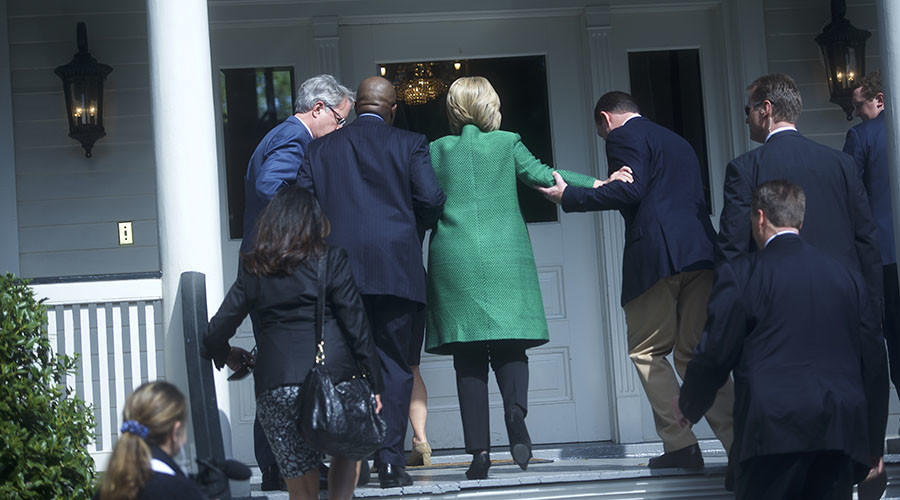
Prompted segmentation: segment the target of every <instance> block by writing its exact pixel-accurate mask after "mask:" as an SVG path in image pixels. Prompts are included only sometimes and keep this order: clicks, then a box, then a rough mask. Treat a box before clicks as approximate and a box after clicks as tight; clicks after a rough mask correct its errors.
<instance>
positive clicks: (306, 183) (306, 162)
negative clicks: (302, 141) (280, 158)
mask: <svg viewBox="0 0 900 500" xmlns="http://www.w3.org/2000/svg"><path fill="white" fill-rule="evenodd" d="M310 149H312V148H310ZM311 156H312V151H309V152H307V154H306V155H304V156H303V159H302V160H301V161H300V168H299V169H298V170H297V185H298V186H300V187H302V188H303V189H305V190H307V191H309V192H310V193H312V194H313V196H315V195H316V186H315V184H313V178H312V169H311V167H310V157H311Z"/></svg>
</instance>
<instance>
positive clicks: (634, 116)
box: [622, 113, 641, 125]
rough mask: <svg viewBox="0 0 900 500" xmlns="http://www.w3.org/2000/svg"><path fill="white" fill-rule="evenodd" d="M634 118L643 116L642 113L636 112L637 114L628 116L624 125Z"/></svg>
mask: <svg viewBox="0 0 900 500" xmlns="http://www.w3.org/2000/svg"><path fill="white" fill-rule="evenodd" d="M634 118H641V114H640V113H635V114H633V115H631V116H629V117H628V118H626V119H625V121H624V122H622V125H625V124H626V123H628V122H629V121H631V120H632V119H634Z"/></svg>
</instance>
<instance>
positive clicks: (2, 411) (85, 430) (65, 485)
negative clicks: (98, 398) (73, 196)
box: [0, 274, 94, 500]
mask: <svg viewBox="0 0 900 500" xmlns="http://www.w3.org/2000/svg"><path fill="white" fill-rule="evenodd" d="M46 317H47V309H46V307H44V305H43V301H37V300H35V298H34V294H33V292H32V291H31V289H30V288H28V286H26V283H25V282H22V281H19V280H17V279H16V278H15V277H14V276H13V275H11V274H6V275H5V276H0V498H2V499H32V498H34V499H38V498H39V499H42V500H43V499H57V498H60V499H67V498H76V499H86V498H90V496H91V493H92V489H93V482H94V461H93V459H92V458H91V456H90V454H88V452H87V444H88V442H89V440H91V439H92V437H93V436H92V432H93V428H94V415H93V412H92V411H91V409H90V408H88V407H87V406H86V405H85V404H84V402H83V401H81V400H80V399H77V398H69V397H67V396H68V395H69V394H70V393H71V392H72V390H71V388H66V387H65V386H64V385H61V384H64V383H65V376H66V373H68V372H71V371H72V370H73V369H74V367H75V359H74V358H71V357H67V356H53V352H52V351H51V349H50V342H49V340H48V339H47V336H46V334H45V332H44V329H43V324H44V323H46Z"/></svg>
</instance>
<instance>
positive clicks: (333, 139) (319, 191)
mask: <svg viewBox="0 0 900 500" xmlns="http://www.w3.org/2000/svg"><path fill="white" fill-rule="evenodd" d="M297 184H298V185H299V186H302V187H304V188H306V189H308V190H309V191H310V192H312V193H313V194H314V195H315V196H316V198H317V199H318V200H319V203H320V204H321V206H322V210H324V211H325V214H326V215H327V216H328V219H329V220H330V221H331V236H329V237H328V243H329V244H331V245H335V246H339V247H341V248H344V249H346V250H347V254H348V255H349V257H350V265H351V267H352V268H353V276H354V277H355V278H356V284H357V286H358V287H359V290H360V292H361V293H362V294H364V295H393V296H396V297H400V298H404V299H408V300H412V301H415V302H419V303H421V304H424V303H425V269H424V267H423V265H422V243H421V240H420V238H419V232H418V228H423V230H424V228H429V227H432V226H434V224H435V223H436V222H437V220H438V218H439V217H440V215H441V213H442V212H443V209H444V201H445V200H446V196H445V195H444V191H443V190H441V186H440V185H439V184H438V181H437V176H435V174H434V169H433V168H432V166H431V153H430V151H429V149H428V140H427V139H426V138H425V136H424V135H422V134H417V133H414V132H409V131H406V130H401V129H398V128H394V127H393V126H391V125H388V124H387V123H385V122H384V120H382V119H381V118H380V117H378V116H374V115H363V116H360V117H359V118H357V119H356V120H354V121H353V122H352V123H350V124H349V125H347V126H345V127H343V128H341V129H339V130H337V131H335V132H332V133H330V134H328V135H326V136H324V137H322V138H320V139H318V140H316V141H313V143H312V144H310V147H309V152H308V153H307V155H306V158H304V160H303V165H302V166H301V167H300V172H299V174H298V177H297Z"/></svg>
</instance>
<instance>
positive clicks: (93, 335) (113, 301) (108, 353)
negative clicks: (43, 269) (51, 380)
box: [31, 279, 165, 470]
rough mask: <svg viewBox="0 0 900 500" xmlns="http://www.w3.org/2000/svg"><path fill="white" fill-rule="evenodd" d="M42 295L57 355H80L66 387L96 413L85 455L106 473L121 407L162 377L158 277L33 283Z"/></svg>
mask: <svg viewBox="0 0 900 500" xmlns="http://www.w3.org/2000/svg"><path fill="white" fill-rule="evenodd" d="M31 288H32V289H33V290H34V291H35V295H36V296H37V297H38V298H42V297H46V298H47V299H48V300H47V302H46V305H47V334H48V336H49V338H50V344H51V346H52V348H53V349H54V351H55V352H57V353H59V354H66V355H69V356H71V355H73V354H78V355H79V360H78V362H77V364H76V369H77V370H76V372H75V373H71V374H69V375H68V376H67V377H66V386H68V387H69V388H71V389H74V393H75V394H77V395H78V397H80V398H82V399H83V400H84V401H85V402H87V403H88V404H89V405H92V406H93V409H94V421H95V423H96V428H95V429H94V442H93V443H91V444H89V445H88V451H89V452H90V453H91V456H92V457H94V463H95V464H96V466H97V470H105V469H106V464H107V462H108V460H109V456H110V455H111V454H112V450H113V446H114V445H115V443H116V440H117V439H118V437H119V434H120V433H119V428H120V427H121V422H120V420H121V417H122V406H123V404H124V403H125V399H126V398H127V397H128V395H130V394H131V392H132V391H133V390H134V389H135V388H136V387H138V386H139V385H140V384H142V383H144V382H147V381H148V380H156V379H163V378H165V373H164V372H163V370H164V363H163V356H162V350H163V334H162V325H161V317H160V313H161V309H160V307H161V297H162V286H161V284H160V280H159V279H139V280H122V281H94V282H81V283H63V284H49V285H32V287H31Z"/></svg>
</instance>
